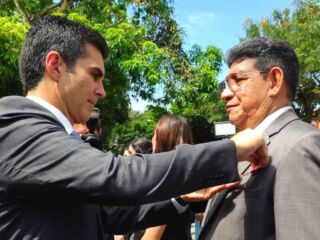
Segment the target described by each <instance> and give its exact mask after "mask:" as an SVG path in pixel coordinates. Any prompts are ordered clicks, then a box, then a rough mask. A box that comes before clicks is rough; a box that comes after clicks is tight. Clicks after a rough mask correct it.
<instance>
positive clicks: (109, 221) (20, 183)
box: [0, 97, 238, 240]
mask: <svg viewBox="0 0 320 240" xmlns="http://www.w3.org/2000/svg"><path fill="white" fill-rule="evenodd" d="M0 138H1V139H0V153H1V154H0V239H1V238H2V239H46V240H47V239H55V240H57V239H68V240H72V239H77V240H79V239H88V240H96V239H103V238H104V234H105V233H108V232H109V233H124V232H126V231H129V230H134V229H142V228H146V227H148V226H149V225H155V224H163V223H165V221H168V220H169V221H170V220H172V221H174V220H175V219H177V218H179V217H181V215H178V214H176V211H175V209H174V208H173V206H172V204H171V203H170V201H164V200H166V199H169V198H170V197H174V196H178V195H180V194H184V193H187V192H191V191H194V190H196V189H200V188H203V187H208V186H212V185H217V184H221V183H225V182H230V181H232V180H234V179H237V178H238V173H237V169H236V168H237V167H236V149H235V145H234V143H233V142H232V141H230V140H225V141H222V142H216V143H207V144H201V145H194V146H192V145H180V146H179V147H177V149H176V150H175V151H171V152H167V153H160V154H154V155H140V156H136V157H121V156H119V157H116V156H115V155H113V154H112V153H110V152H108V153H104V152H101V151H99V150H96V149H94V148H92V147H91V146H89V144H87V143H84V142H81V141H79V140H77V139H74V138H72V137H70V136H69V135H67V134H66V132H65V129H64V128H63V126H62V125H61V123H60V122H59V121H58V120H57V119H56V118H55V117H54V116H53V115H52V114H51V113H50V112H48V110H46V109H44V108H43V107H41V106H40V105H38V104H37V103H34V102H33V101H31V100H29V99H27V98H24V97H5V98H2V99H1V100H0ZM156 201H164V202H161V203H157V204H149V205H143V206H136V207H115V206H121V205H122V206H124V205H128V206H130V205H131V206H132V205H139V204H148V203H152V202H156ZM110 205H113V206H114V207H108V206H110ZM188 212H189V211H187V212H186V213H185V214H188ZM155 216H156V217H155Z"/></svg>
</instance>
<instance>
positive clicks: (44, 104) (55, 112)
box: [26, 96, 73, 134]
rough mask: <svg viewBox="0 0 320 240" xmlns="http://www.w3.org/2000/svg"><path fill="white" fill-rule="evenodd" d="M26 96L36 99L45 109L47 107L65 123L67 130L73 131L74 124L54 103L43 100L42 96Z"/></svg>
mask: <svg viewBox="0 0 320 240" xmlns="http://www.w3.org/2000/svg"><path fill="white" fill-rule="evenodd" d="M26 98H28V99H30V100H32V101H34V102H35V103H38V104H39V105H41V106H42V107H44V108H45V109H47V110H48V111H49V112H51V113H52V114H53V115H54V116H55V117H56V118H57V119H58V120H59V122H60V123H61V124H62V125H63V127H64V128H65V130H66V132H67V133H68V134H70V133H71V132H72V131H73V128H72V125H71V123H70V121H69V120H68V119H67V118H66V116H65V115H64V114H63V113H62V112H61V111H60V110H59V109H58V108H56V107H55V106H53V105H52V104H50V103H48V102H47V101H45V100H43V99H42V98H39V97H36V96H27V97H26Z"/></svg>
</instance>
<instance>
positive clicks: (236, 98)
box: [200, 38, 320, 240]
mask: <svg viewBox="0 0 320 240" xmlns="http://www.w3.org/2000/svg"><path fill="white" fill-rule="evenodd" d="M227 61H228V65H229V68H230V69H229V73H228V75H227V77H226V83H227V87H226V89H225V90H224V91H223V92H222V95H221V97H222V99H223V100H225V104H226V108H227V113H228V115H229V120H230V121H231V122H232V123H233V124H235V126H236V127H237V129H238V130H243V129H246V128H254V129H255V130H256V131H258V132H264V133H265V135H266V139H267V142H268V148H269V154H270V158H271V161H270V164H269V166H268V167H267V168H265V169H263V170H262V171H259V172H252V167H251V166H250V164H241V163H240V165H239V169H240V173H241V174H242V175H243V181H242V184H241V185H239V186H238V187H236V188H233V189H231V190H227V191H224V192H221V193H219V194H218V196H216V198H215V199H214V200H213V201H212V202H211V203H210V204H209V205H208V209H207V215H206V218H205V221H204V224H203V229H202V232H201V235H200V239H201V240H204V239H205V240H209V239H215V240H221V239H223V240H234V239H237V240H267V239H268V240H272V239H277V240H288V239H290V240H292V239H299V240H301V239H308V240H309V239H319V236H320V217H319V216H320V205H319V204H317V202H318V201H319V197H320V184H319V180H320V132H319V130H317V129H316V128H314V127H313V126H311V125H310V124H307V123H305V122H303V121H301V120H300V119H299V118H298V117H297V115H296V114H295V112H294V109H293V108H292V107H291V104H292V101H293V99H294V96H295V93H296V89H297V85H298V78H299V64H298V59H297V57H296V54H295V52H294V50H293V49H292V48H291V47H290V46H289V44H288V43H286V42H283V41H279V40H273V39H268V38H253V39H248V40H246V41H244V42H242V43H240V44H239V45H237V46H235V47H233V48H232V49H231V50H230V51H229V53H228V57H227Z"/></svg>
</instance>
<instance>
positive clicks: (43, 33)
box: [19, 15, 108, 91]
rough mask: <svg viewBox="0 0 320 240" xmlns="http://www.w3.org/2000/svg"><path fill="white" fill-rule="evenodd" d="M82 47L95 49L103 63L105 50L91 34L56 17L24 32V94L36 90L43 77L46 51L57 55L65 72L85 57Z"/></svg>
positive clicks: (100, 37) (97, 38) (98, 39)
mask: <svg viewBox="0 0 320 240" xmlns="http://www.w3.org/2000/svg"><path fill="white" fill-rule="evenodd" d="M85 44H92V45H93V46H94V47H96V48H97V49H98V50H99V51H100V52H101V54H102V57H103V58H104V59H105V58H106V57H107V56H108V46H107V43H106V42H105V40H104V39H103V37H102V36H101V35H100V34H99V33H98V32H97V31H95V30H93V29H91V28H89V27H87V26H85V25H83V24H81V23H78V22H74V21H71V20H68V19H67V18H65V17H59V16H50V15H47V16H44V17H42V18H40V19H38V20H37V21H36V22H35V23H34V24H33V26H32V27H31V29H30V30H29V31H28V33H27V36H26V40H25V43H24V45H23V48H22V50H21V54H20V62H19V69H20V77H21V80H22V82H23V84H24V87H25V89H26V90H27V91H28V90H30V89H33V88H35V87H37V85H38V83H39V82H40V80H41V79H42V77H43V75H44V62H45V58H46V55H47V54H48V53H49V52H50V51H57V52H59V54H60V55H61V57H62V58H63V60H64V62H65V63H66V66H67V68H68V69H72V67H73V66H74V64H75V62H76V60H77V59H78V58H79V57H83V56H85V55H86V52H85V50H84V45H85Z"/></svg>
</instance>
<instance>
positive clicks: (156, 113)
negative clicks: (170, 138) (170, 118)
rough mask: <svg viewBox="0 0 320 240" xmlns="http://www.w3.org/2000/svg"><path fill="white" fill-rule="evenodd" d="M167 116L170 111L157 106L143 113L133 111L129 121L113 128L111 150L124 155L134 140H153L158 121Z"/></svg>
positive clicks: (150, 107)
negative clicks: (143, 138)
mask: <svg viewBox="0 0 320 240" xmlns="http://www.w3.org/2000/svg"><path fill="white" fill-rule="evenodd" d="M166 114H169V112H168V110H166V109H165V108H161V107H155V106H149V107H148V109H147V110H146V111H144V112H143V113H139V112H134V111H131V112H130V113H129V120H128V121H126V122H125V123H123V124H116V126H115V127H114V128H113V131H112V134H111V136H110V149H111V150H112V151H113V152H114V153H122V152H123V150H124V149H125V147H127V146H128V144H129V142H130V141H131V140H132V139H135V138H140V137H145V138H148V139H151V138H152V136H153V131H154V128H155V126H156V123H157V121H158V119H159V118H160V117H161V116H163V115H166Z"/></svg>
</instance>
